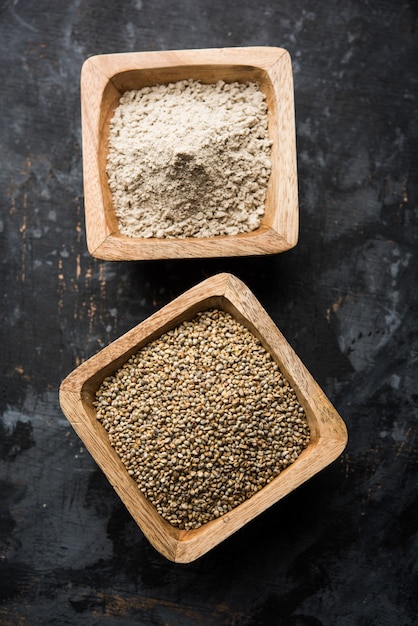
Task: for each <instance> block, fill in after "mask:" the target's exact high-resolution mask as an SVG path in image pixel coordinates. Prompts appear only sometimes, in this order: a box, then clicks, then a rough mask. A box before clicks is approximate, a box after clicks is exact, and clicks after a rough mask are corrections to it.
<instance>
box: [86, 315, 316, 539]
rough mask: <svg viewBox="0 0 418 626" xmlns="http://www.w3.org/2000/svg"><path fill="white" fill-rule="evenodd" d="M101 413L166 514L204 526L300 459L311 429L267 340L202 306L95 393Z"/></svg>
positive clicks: (128, 463) (178, 522)
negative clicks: (274, 358)
mask: <svg viewBox="0 0 418 626" xmlns="http://www.w3.org/2000/svg"><path fill="white" fill-rule="evenodd" d="M95 408H96V415H97V419H98V420H99V421H100V422H101V424H102V425H103V427H104V428H105V430H106V431H107V433H108V437H109V440H110V443H111V445H112V446H113V447H114V448H115V450H116V452H117V453H118V455H119V457H120V458H121V460H122V463H123V464H124V465H125V467H126V468H127V471H128V473H129V475H130V476H132V478H133V479H134V480H135V481H136V482H137V483H138V487H139V489H140V490H141V492H142V493H143V494H144V496H145V497H146V498H148V499H149V500H150V502H151V503H152V504H153V505H154V506H155V507H156V509H157V511H158V512H159V514H160V515H161V516H162V517H163V518H164V519H166V520H167V521H168V522H170V523H171V524H172V525H173V526H176V527H178V528H180V529H186V530H190V529H194V528H199V526H201V525H202V524H204V523H206V522H208V521H210V520H212V519H215V518H217V517H219V516H221V515H224V514H225V513H228V511H230V510H231V509H232V508H234V507H236V506H238V505H239V504H241V503H242V502H244V501H245V500H247V499H248V498H250V497H251V496H252V495H253V494H255V493H256V492H257V491H259V490H260V489H262V488H263V487H264V486H265V485H267V484H268V483H269V482H270V481H271V480H273V478H275V477H276V476H277V475H278V474H280V472H281V471H282V470H283V469H285V468H286V467H287V466H288V465H290V464H291V463H293V462H294V461H295V460H296V459H297V457H298V456H299V454H300V453H301V452H302V450H303V449H304V448H306V446H307V445H308V444H309V440H310V431H309V426H308V423H307V420H306V416H305V412H304V410H303V408H302V406H301V405H300V403H299V401H298V399H297V396H296V393H295V392H294V390H293V389H292V388H291V386H290V384H289V382H288V381H287V380H286V379H285V378H284V376H283V375H282V373H281V372H280V369H279V367H278V365H277V364H276V363H275V362H274V360H273V358H272V357H271V355H270V353H269V352H268V351H267V350H266V349H265V348H264V347H263V346H262V344H261V342H260V341H259V340H258V339H257V338H256V337H255V336H254V335H253V333H252V332H251V331H249V330H248V329H247V328H246V327H245V326H243V325H242V324H241V323H240V322H238V321H237V320H235V319H234V317H233V316H231V315H230V314H229V313H226V312H224V311H221V310H217V309H211V310H209V311H204V312H201V313H198V314H197V315H196V316H195V317H194V318H193V319H191V320H190V321H185V322H183V323H181V324H179V325H178V326H177V327H176V328H174V329H172V330H170V331H168V332H166V333H164V334H163V335H161V336H160V337H159V338H158V339H155V340H154V341H152V342H150V343H149V344H147V345H146V346H144V347H143V348H141V349H140V350H139V351H138V352H137V353H136V354H134V355H133V356H131V357H130V358H129V360H128V361H127V362H126V363H125V364H124V365H123V366H122V367H120V368H119V369H118V370H117V371H116V372H115V373H114V375H113V376H109V377H107V378H106V379H105V380H104V381H103V383H102V385H101V386H100V388H99V390H98V391H97V393H96V399H95Z"/></svg>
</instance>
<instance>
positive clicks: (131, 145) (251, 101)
mask: <svg viewBox="0 0 418 626" xmlns="http://www.w3.org/2000/svg"><path fill="white" fill-rule="evenodd" d="M270 152H271V141H270V140H269V137H268V127H267V105H266V102H265V95H264V94H263V93H262V92H261V91H260V90H259V88H258V85H257V84H256V83H250V82H249V83H237V82H236V83H225V82H223V81H219V82H217V83H216V84H210V85H206V84H203V83H200V82H198V81H195V80H183V81H179V82H176V83H170V84H168V85H156V86H152V87H145V88H142V89H139V90H135V91H127V92H125V93H124V94H123V95H122V97H121V99H120V101H119V104H118V106H117V108H116V110H115V113H114V116H113V118H112V120H111V123H110V131H109V152H108V161H107V175H108V179H109V185H110V189H111V192H112V197H113V202H114V205H115V210H116V215H117V218H118V222H119V229H120V232H121V233H122V234H124V235H128V236H131V237H161V238H163V237H213V236H215V235H236V234H239V233H243V232H249V231H252V230H255V229H256V228H258V227H259V225H260V222H261V219H262V216H263V214H264V205H265V197H266V188H267V183H268V179H269V176H270V172H271V162H270Z"/></svg>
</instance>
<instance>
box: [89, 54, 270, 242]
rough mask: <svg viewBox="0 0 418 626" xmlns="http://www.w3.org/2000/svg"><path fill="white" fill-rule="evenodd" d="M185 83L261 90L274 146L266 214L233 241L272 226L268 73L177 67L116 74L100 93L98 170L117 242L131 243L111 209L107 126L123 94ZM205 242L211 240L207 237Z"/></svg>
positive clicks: (250, 69) (107, 216) (218, 67)
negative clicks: (251, 85)
mask: <svg viewBox="0 0 418 626" xmlns="http://www.w3.org/2000/svg"><path fill="white" fill-rule="evenodd" d="M186 79H193V80H198V81H201V82H202V83H206V84H211V83H216V82H217V81H218V80H224V81H225V82H230V83H231V82H247V81H252V82H256V83H258V85H259V88H260V90H261V91H262V92H263V93H264V94H265V95H266V103H267V106H268V127H269V136H270V138H271V140H272V142H273V145H272V152H271V162H272V172H271V175H270V180H269V183H268V186H267V191H266V203H265V214H264V217H263V219H262V222H261V225H260V227H259V228H258V229H257V230H255V231H252V232H249V233H241V234H239V235H235V236H234V237H238V238H242V237H244V238H248V237H254V236H255V235H256V234H260V233H262V232H265V231H267V230H268V229H269V228H270V227H271V226H272V225H273V222H274V216H275V212H276V210H277V207H276V206H275V203H274V201H273V198H274V193H273V190H274V189H275V186H276V180H277V177H278V146H277V140H276V137H277V135H278V122H277V103H276V96H275V91H274V86H273V83H272V81H271V79H270V76H269V74H268V72H266V71H265V70H263V69H261V68H259V67H256V66H251V65H216V64H213V65H179V66H170V67H161V68H153V69H137V70H129V71H125V72H119V73H116V74H115V75H113V76H112V77H111V78H110V80H109V81H108V83H107V85H106V87H105V89H104V90H103V97H102V101H101V106H100V120H99V125H100V132H99V138H100V139H99V146H98V167H99V173H100V180H101V186H102V193H103V204H104V212H105V219H106V223H107V227H108V229H109V231H110V232H112V233H113V236H115V237H117V238H120V239H123V240H126V239H130V238H129V237H127V236H125V235H122V234H121V233H120V232H119V225H118V220H117V217H116V213H115V209H114V205H113V199H112V193H111V191H110V187H109V184H108V179H107V174H106V162H107V155H108V143H109V124H110V120H111V119H112V117H113V114H114V111H115V109H116V107H117V106H118V103H119V99H120V97H121V96H122V94H123V93H124V92H125V91H130V90H134V89H141V88H142V87H149V86H152V85H158V84H167V83H170V82H177V81H179V80H186ZM222 238H225V236H217V237H216V239H222ZM229 238H231V237H229ZM190 239H193V238H188V237H186V238H185V239H184V241H185V243H186V242H187V240H190ZM207 239H214V238H213V237H210V238H207Z"/></svg>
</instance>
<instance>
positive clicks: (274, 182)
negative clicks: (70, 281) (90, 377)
mask: <svg viewBox="0 0 418 626" xmlns="http://www.w3.org/2000/svg"><path fill="white" fill-rule="evenodd" d="M187 78H192V79H195V80H199V81H202V82H204V83H213V82H216V81H218V80H221V79H222V80H225V81H227V82H228V81H229V82H232V81H240V82H243V81H248V80H251V81H255V82H257V83H258V84H259V86H260V89H261V90H262V91H263V92H264V93H265V94H266V100H267V105H268V125H269V136H270V139H271V141H272V172H271V176H270V180H269V184H268V188H267V193H266V205H265V215H264V218H263V220H262V223H261V225H260V227H259V228H258V229H257V230H255V231H252V232H250V233H243V234H240V235H235V236H217V237H209V238H206V237H205V238H196V237H188V238H182V239H179V238H177V239H158V238H151V239H143V238H138V237H134V238H133V237H127V236H124V235H122V234H121V233H120V232H119V229H118V221H117V218H116V215H115V210H114V207H113V200H112V194H111V192H110V188H109V185H108V181H107V176H106V171H105V170H106V158H107V152H108V131H109V121H110V119H111V117H112V115H113V112H114V110H115V108H116V106H117V104H118V102H119V98H120V96H121V95H122V94H123V93H124V92H125V91H127V90H130V89H139V88H141V87H144V86H150V85H155V84H159V83H167V82H176V81H179V80H183V79H187ZM81 102H82V132H83V175H84V189H85V212H86V230H87V245H88V249H89V251H90V253H91V254H92V255H93V256H95V257H97V258H101V259H105V260H145V259H147V260H150V259H171V258H198V257H228V256H254V255H266V254H275V253H279V252H284V251H286V250H289V249H290V248H292V247H294V246H295V245H296V243H297V239H298V225H299V220H298V214H299V209H298V197H297V169H296V144H295V121H294V118H295V113H294V99H293V78H292V65H291V60H290V56H289V53H288V52H287V51H286V50H284V49H282V48H273V47H248V48H230V49H229V48H221V49H206V50H205V49H201V50H175V51H174V50H171V51H155V52H138V53H125V54H123V53H119V54H108V55H97V56H95V57H90V58H89V59H87V60H86V61H85V63H84V64H83V68H82V72H81Z"/></svg>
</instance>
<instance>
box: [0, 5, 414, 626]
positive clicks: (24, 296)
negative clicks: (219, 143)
mask: <svg viewBox="0 0 418 626" xmlns="http://www.w3.org/2000/svg"><path fill="white" fill-rule="evenodd" d="M248 45H273V46H282V47H285V48H287V49H288V50H289V52H290V53H291V56H292V59H293V68H294V79H295V102H296V123H297V138H298V163H299V190H300V240H299V244H298V246H297V247H296V248H295V249H294V250H292V251H290V252H287V253H285V254H282V255H279V256H273V257H269V258H263V259H260V258H258V259H235V260H212V261H207V260H198V261H188V262H183V261H179V262H145V263H106V262H101V261H97V260H94V259H92V258H91V257H90V256H89V254H88V253H87V250H86V244H85V232H84V213H83V195H82V194H83V187H82V169H81V147H80V141H81V130H80V106H79V76H80V68H81V65H82V63H83V61H84V59H85V58H87V57H88V56H90V55H92V54H97V53H106V52H116V51H117V52H122V51H141V50H153V49H155V50H162V49H173V48H174V49H175V48H196V47H222V46H248ZM417 50H418V13H417V4H416V2H414V3H412V2H410V3H408V2H396V1H394V0H376V1H375V2H367V1H365V0H347V1H346V2H337V0H331V1H328V2H323V3H320V2H313V1H312V0H292V1H290V0H284V1H283V2H272V1H267V0H258V1H257V2H255V1H251V0H240V1H239V2H238V1H236V0H233V1H232V2H226V1H225V0H222V1H221V0H189V1H184V2H181V1H180V2H174V1H173V2H171V1H170V0H155V1H151V0H142V1H141V0H136V1H135V0H132V1H128V0H124V1H122V2H106V1H103V0H85V1H82V0H68V2H64V1H62V0H61V1H57V0H54V1H53V0H37V2H23V1H19V0H6V1H3V2H2V3H1V8H0V51H1V64H0V107H1V109H0V110H1V126H0V128H1V156H0V158H1V168H0V177H1V178H0V193H1V222H0V230H1V232H0V240H1V264H0V277H1V297H2V307H1V316H2V324H1V333H2V337H1V378H0V385H1V394H0V410H1V422H0V429H1V430H0V456H1V459H0V462H1V464H0V472H1V473H0V480H1V482H0V489H1V501H0V623H1V624H2V625H3V624H7V625H9V624H10V625H13V626H15V625H26V624H35V625H37V624H41V625H47V624H54V625H55V624H58V625H61V624H106V625H108V626H114V625H119V624H141V625H144V626H151V625H152V626H163V625H169V626H176V625H179V626H200V625H202V626H212V625H224V626H244V625H245V626H267V625H268V626H269V625H277V626H351V625H356V626H368V625H379V626H393V625H399V626H409V625H412V624H418V620H417V617H416V616H417V613H418V600H417V597H418V596H417V593H416V592H417V589H418V576H417V556H418V538H417V526H418V494H417V472H418V463H417V460H418V454H417V452H418V434H417V417H418V416H417V374H418V359H417V356H418V337H417V314H418V306H417V305H418V297H417V290H416V274H417V272H416V270H417V257H416V248H417V241H418V225H417V200H418V198H417V191H418V186H417V178H416V170H417V160H418V155H417V135H418V118H417V97H418V84H417V83H418V76H417V69H418V63H417V61H418V55H417ZM217 271H231V272H232V273H234V274H236V275H237V276H238V277H239V278H241V279H242V280H244V282H246V283H247V285H248V286H249V287H250V288H251V289H252V290H253V292H254V293H255V295H256V296H257V297H258V298H259V300H260V301H261V303H262V304H263V306H264V307H265V308H266V309H267V311H268V313H269V314H270V315H271V317H272V318H273V319H274V321H275V322H276V323H277V325H278V326H279V328H280V329H281V330H282V332H283V333H284V335H285V336H286V338H287V339H288V341H289V342H290V343H291V344H292V346H293V347H294V348H295V349H296V351H297V353H298V354H299V356H300V357H301V358H302V360H303V361H304V362H305V364H306V365H307V367H308V368H309V369H310V371H311V372H312V374H313V375H314V377H315V378H316V379H317V380H318V382H319V383H320V385H321V386H322V387H323V389H324V391H325V392H326V393H327V395H328V396H329V398H330V399H331V401H332V402H333V403H334V405H335V406H336V408H337V410H338V411H339V412H340V413H341V415H342V417H343V418H344V420H345V422H346V423H347V426H348V430H349V436H350V440H349V444H348V446H347V448H346V450H345V452H344V453H343V455H342V456H341V457H340V459H338V460H337V461H336V462H335V463H333V464H332V465H331V466H330V467H328V468H327V469H326V470H324V471H323V472H321V473H320V474H318V475H317V476H316V477H315V478H313V479H312V480H311V481H310V482H308V483H306V484H305V485H304V486H303V487H301V488H300V489H299V490H297V491H296V492H294V493H293V494H292V495H290V496H289V497H287V498H286V499H285V500H283V501H282V502H280V503H278V504H277V505H275V506H274V507H272V508H271V509H270V510H269V511H267V512H266V513H265V514H263V515H261V516H260V517H259V518H257V519H256V520H255V521H254V522H252V523H250V524H249V525H248V526H247V527H245V528H244V529H243V530H241V531H239V532H238V533H237V534H235V535H234V536H233V537H231V538H230V539H229V540H227V541H226V542H224V543H223V544H221V545H220V546H219V547H217V548H216V549H214V550H213V551H212V552H210V553H209V554H207V555H206V556H204V557H202V558H201V559H199V560H198V561H196V562H194V563H192V564H189V565H176V564H173V563H171V562H169V561H167V560H165V559H164V558H163V557H161V556H160V555H159V554H158V553H156V551H155V550H154V549H153V548H152V547H151V546H150V545H149V543H148V542H147V541H146V540H145V539H144V537H143V535H142V533H141V531H140V530H139V528H138V527H137V526H136V525H135V523H134V522H133V521H132V519H131V517H130V516H129V514H128V513H127V512H126V510H125V508H124V507H123V505H122V504H121V503H120V501H119V499H118V498H117V496H116V495H115V493H114V492H113V490H112V488H111V486H110V485H109V484H108V482H107V480H106V479H105V478H104V476H103V475H102V473H101V472H100V471H99V470H98V469H97V467H96V465H95V463H94V462H93V461H92V459H91V457H90V456H89V454H88V453H87V452H86V451H85V450H84V449H83V446H82V444H81V442H80V440H79V439H78V438H77V436H76V435H75V433H74V432H73V431H72V429H71V427H70V426H69V424H68V423H67V421H66V419H65V418H64V417H63V415H62V413H61V411H60V408H59V404H58V396H57V390H58V387H59V384H60V382H61V380H62V379H63V378H64V377H65V376H66V375H67V374H68V373H69V372H70V371H71V370H72V369H73V368H74V367H75V366H76V365H77V364H78V363H80V362H81V361H82V360H84V359H86V358H88V357H89V356H91V355H92V354H94V353H95V352H97V351H98V350H99V349H100V348H101V347H102V346H104V345H106V344H107V343H108V342H109V341H111V340H113V339H114V338H116V337H117V336H119V335H120V334H122V333H123V332H124V331H126V330H127V329H129V328H131V327H132V326H134V325H135V324H137V323H138V322H139V321H141V320H143V319H144V318H145V317H147V316H148V315H149V314H150V313H152V312H153V311H155V310H156V309H157V308H159V307H160V306H161V305H163V304H164V303H166V302H168V301H169V300H170V299H172V298H173V297H174V296H176V295H178V294H180V293H181V292H183V291H184V290H185V289H187V288H188V287H190V286H192V285H194V284H195V283H197V282H199V281H200V280H202V279H203V278H205V277H207V276H210V275H212V274H214V273H216V272H217Z"/></svg>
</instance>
